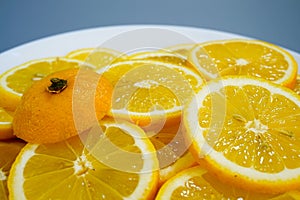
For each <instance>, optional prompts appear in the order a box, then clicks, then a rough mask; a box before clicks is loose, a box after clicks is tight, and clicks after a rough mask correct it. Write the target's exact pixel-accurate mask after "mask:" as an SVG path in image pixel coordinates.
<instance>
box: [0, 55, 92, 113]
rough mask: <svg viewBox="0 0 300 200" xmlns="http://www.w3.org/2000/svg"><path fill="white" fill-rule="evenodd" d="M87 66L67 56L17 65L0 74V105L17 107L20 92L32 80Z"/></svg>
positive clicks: (11, 108) (6, 107)
mask: <svg viewBox="0 0 300 200" xmlns="http://www.w3.org/2000/svg"><path fill="white" fill-rule="evenodd" d="M79 66H89V67H92V68H93V67H94V66H92V65H86V64H84V63H82V62H80V61H78V60H72V59H67V58H59V57H55V58H54V57H53V58H42V59H38V60H32V61H29V62H26V63H23V64H21V65H18V66H16V67H14V68H12V69H10V70H8V71H6V72H4V73H3V74H2V75H1V76H0V95H1V98H0V106H2V107H3V108H5V109H8V110H10V111H14V110H15V108H16V107H17V105H18V103H19V101H20V99H21V96H22V94H23V93H24V92H25V91H26V90H27V89H28V88H29V87H30V86H31V85H32V83H33V82H35V81H38V80H41V79H42V78H44V77H45V76H47V75H49V74H51V73H53V72H56V71H60V70H65V69H70V68H76V67H79Z"/></svg>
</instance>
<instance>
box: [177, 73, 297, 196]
mask: <svg viewBox="0 0 300 200" xmlns="http://www.w3.org/2000/svg"><path fill="white" fill-rule="evenodd" d="M183 119H184V126H185V129H186V132H187V135H188V138H190V140H191V143H192V147H191V150H192V152H193V153H194V154H195V157H197V158H198V161H199V162H200V163H202V164H204V165H206V166H207V168H208V169H209V170H210V171H212V172H213V173H215V174H217V175H218V176H219V177H220V179H221V180H223V181H226V182H229V183H232V184H235V185H238V186H239V187H243V188H245V189H249V190H250V189H252V190H263V191H265V192H269V193H278V192H285V191H288V190H292V189H297V188H299V187H300V156H299V155H300V124H299V121H300V98H299V96H298V95H296V94H295V93H294V92H293V91H292V90H289V89H287V88H285V87H282V86H280V85H277V84H272V83H271V82H268V81H265V80H263V79H255V78H249V77H243V76H241V77H227V78H223V79H217V80H214V81H211V82H209V83H208V84H207V86H205V87H203V88H202V89H201V90H200V91H199V92H198V93H197V95H196V97H194V98H193V100H192V101H191V102H190V104H189V105H188V106H187V109H186V112H185V114H184V117H183Z"/></svg>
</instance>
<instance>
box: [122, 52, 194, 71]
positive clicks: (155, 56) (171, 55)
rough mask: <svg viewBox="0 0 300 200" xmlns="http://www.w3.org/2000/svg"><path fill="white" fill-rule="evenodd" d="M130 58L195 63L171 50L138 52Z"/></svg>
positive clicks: (177, 63)
mask: <svg viewBox="0 0 300 200" xmlns="http://www.w3.org/2000/svg"><path fill="white" fill-rule="evenodd" d="M128 59H129V60H153V61H160V62H166V63H171V64H174V65H179V66H184V67H193V65H192V64H191V63H190V62H189V61H188V60H187V59H186V58H185V57H184V56H181V55H180V54H178V53H176V52H172V51H171V50H170V51H168V50H167V49H166V50H163V51H162V50H161V51H148V52H138V53H135V54H132V55H130V56H129V57H128Z"/></svg>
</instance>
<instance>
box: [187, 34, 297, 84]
mask: <svg viewBox="0 0 300 200" xmlns="http://www.w3.org/2000/svg"><path fill="white" fill-rule="evenodd" d="M189 60H190V61H191V62H192V63H193V64H194V65H195V66H196V67H197V69H198V70H199V71H200V72H201V73H203V75H204V76H205V77H206V78H207V79H214V78H216V77H219V76H226V75H251V76H255V77H258V78H264V79H266V80H269V81H272V82H274V83H278V84H281V85H284V86H287V87H290V88H293V87H294V85H295V81H296V76H297V71H298V65H297V62H296V61H295V59H294V58H293V56H292V55H291V54H290V53H289V52H287V51H286V50H284V49H282V48H280V47H278V46H276V45H273V44H270V43H267V42H264V41H259V40H247V39H231V40H220V41H219V40H217V41H209V42H206V43H201V44H198V45H196V46H195V47H194V48H193V49H192V50H191V53H190V56H189Z"/></svg>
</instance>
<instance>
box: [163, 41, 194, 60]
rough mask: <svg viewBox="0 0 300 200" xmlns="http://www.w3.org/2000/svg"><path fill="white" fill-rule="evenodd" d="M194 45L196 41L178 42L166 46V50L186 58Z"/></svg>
mask: <svg viewBox="0 0 300 200" xmlns="http://www.w3.org/2000/svg"><path fill="white" fill-rule="evenodd" d="M194 46H195V43H189V44H177V45H174V46H169V47H166V48H165V49H164V50H165V51H167V52H172V53H175V54H179V55H181V56H183V57H184V58H185V59H187V58H188V57H189V54H190V52H191V50H192V49H193V47H194Z"/></svg>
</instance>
